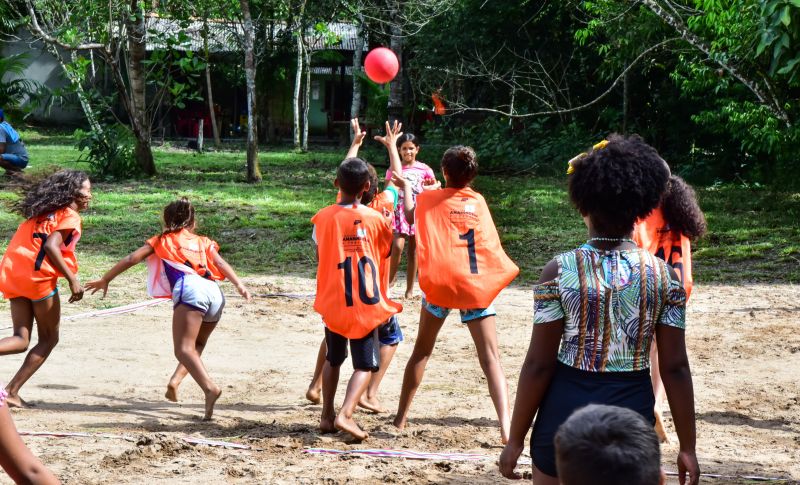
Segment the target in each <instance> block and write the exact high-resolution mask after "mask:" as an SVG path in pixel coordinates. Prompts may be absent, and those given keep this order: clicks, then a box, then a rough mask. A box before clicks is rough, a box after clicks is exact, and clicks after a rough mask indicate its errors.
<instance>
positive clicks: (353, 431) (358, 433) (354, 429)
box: [333, 414, 369, 441]
mask: <svg viewBox="0 0 800 485" xmlns="http://www.w3.org/2000/svg"><path fill="white" fill-rule="evenodd" d="M333 425H334V426H336V429H338V430H340V431H344V432H347V433H350V435H351V436H352V437H353V438H355V439H357V440H358V441H364V440H365V439H367V438H369V434H368V433H367V432H366V431H364V430H363V429H361V428H359V427H358V425H357V424H356V422H355V421H353V418H349V419H348V418H346V417H344V416H343V415H341V414H340V415H338V416H336V419H335V420H334V421H333Z"/></svg>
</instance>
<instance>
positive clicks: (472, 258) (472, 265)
mask: <svg viewBox="0 0 800 485" xmlns="http://www.w3.org/2000/svg"><path fill="white" fill-rule="evenodd" d="M458 238H459V239H461V240H462V241H467V253H469V272H470V273H472V274H478V256H477V255H476V254H475V229H470V230H469V231H467V232H466V233H465V234H459V235H458Z"/></svg>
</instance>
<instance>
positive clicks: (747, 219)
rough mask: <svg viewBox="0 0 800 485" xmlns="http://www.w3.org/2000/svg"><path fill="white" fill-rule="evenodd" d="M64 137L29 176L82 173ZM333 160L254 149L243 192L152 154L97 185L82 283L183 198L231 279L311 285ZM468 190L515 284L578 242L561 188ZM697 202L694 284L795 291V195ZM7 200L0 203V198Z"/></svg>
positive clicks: (234, 173)
mask: <svg viewBox="0 0 800 485" xmlns="http://www.w3.org/2000/svg"><path fill="white" fill-rule="evenodd" d="M54 138H55V140H56V142H52V140H53V139H54ZM68 139H69V137H66V136H58V137H56V136H53V135H50V134H48V135H39V136H38V138H36V137H33V139H31V138H28V140H30V141H28V146H29V150H30V152H31V160H32V164H33V166H34V168H33V169H32V170H34V171H35V170H37V168H36V167H42V166H46V165H58V166H64V167H73V168H74V167H83V168H85V166H81V165H78V164H76V163H75V162H74V160H75V159H76V158H77V155H78V152H77V151H76V150H75V149H74V148H73V147H72V146H71V145H70V144H68ZM343 154H344V150H342V149H338V150H317V151H313V152H310V153H305V154H298V153H294V152H292V151H289V150H264V151H262V152H261V154H260V159H261V168H262V172H263V174H264V181H263V183H261V184H257V185H251V184H247V183H245V180H244V176H245V173H244V169H245V155H244V152H242V151H224V152H219V153H206V154H202V155H198V154H195V153H193V152H188V151H182V150H176V149H156V151H155V159H156V164H157V166H158V169H159V175H157V176H156V177H153V178H149V179H141V180H131V181H125V182H119V183H107V182H98V183H95V185H94V190H93V191H94V196H95V199H94V201H93V204H92V207H91V208H90V209H89V210H88V211H87V212H86V213H85V214H84V236H83V239H82V240H81V243H80V244H79V246H78V251H79V255H78V256H79V260H80V262H81V274H82V279H83V280H87V279H88V278H90V277H94V276H98V275H100V274H101V273H102V272H103V271H104V270H105V269H107V268H108V267H109V266H110V265H111V264H113V262H115V261H116V260H117V259H119V258H121V257H123V256H124V255H126V254H128V253H129V252H130V251H132V250H134V249H136V248H137V247H139V246H140V245H141V244H143V242H144V241H145V239H147V238H148V237H150V236H151V235H153V234H156V233H157V232H158V231H159V229H160V225H159V224H160V213H161V209H162V207H163V206H164V205H165V204H167V203H168V202H169V201H171V200H173V199H174V198H176V197H179V196H187V197H189V198H190V199H191V200H192V202H193V203H194V204H195V206H196V207H197V217H198V221H199V232H201V233H202V234H205V235H208V236H210V237H212V238H214V239H216V240H217V241H218V242H219V243H220V246H221V252H222V254H223V255H224V256H225V257H226V259H228V261H230V262H231V264H233V266H234V267H235V268H236V269H237V271H238V272H240V273H241V274H245V275H247V274H251V275H256V274H269V275H283V274H299V275H305V276H313V274H314V272H315V262H314V257H313V252H312V250H311V242H310V232H311V223H310V222H309V219H310V218H311V216H313V215H314V213H315V212H316V211H317V210H319V209H320V208H322V207H324V206H325V205H327V204H330V203H331V202H332V201H333V200H334V197H335V189H334V188H333V185H332V180H333V177H334V173H335V169H336V166H337V164H338V162H339V161H340V160H341V157H342V156H343ZM375 161H377V162H381V160H375ZM379 172H380V169H379ZM475 185H476V189H477V190H478V191H480V192H481V193H483V194H484V196H485V197H486V199H487V201H488V203H489V206H490V208H491V210H492V213H493V216H494V219H495V223H496V225H497V227H498V230H499V232H500V234H501V237H502V239H503V243H504V247H505V249H506V251H507V252H508V253H509V255H510V256H511V257H512V259H514V260H515V261H516V262H517V264H518V265H519V267H520V269H521V271H522V272H521V276H520V278H519V279H518V280H517V282H518V283H520V284H529V283H531V282H533V281H535V280H536V279H537V277H538V274H539V271H540V270H541V267H542V266H543V265H544V264H545V263H546V262H547V261H548V260H549V259H550V258H551V257H552V256H553V255H554V254H556V253H558V252H561V251H565V250H568V249H570V248H573V247H575V246H577V245H579V244H580V243H582V242H583V241H585V239H586V229H585V227H584V225H583V222H582V220H581V218H580V217H579V216H578V214H577V213H576V211H575V210H574V209H573V208H572V207H571V205H570V203H569V201H568V198H567V194H566V180H565V179H561V178H559V179H548V178H538V177H533V176H524V177H523V176H518V177H503V176H484V177H479V178H478V180H477V181H476V184H475ZM698 194H699V196H700V199H701V206H702V207H703V209H704V210H705V212H706V217H707V219H708V223H709V234H708V236H707V237H706V238H705V239H704V240H702V241H700V242H699V243H698V244H697V245H696V252H695V270H694V273H695V278H696V280H697V281H699V282H725V283H745V282H800V224H798V222H797V221H798V217H800V194H793V193H786V192H777V191H773V190H770V189H767V188H759V189H755V190H754V189H747V188H742V187H735V186H725V187H714V188H698ZM14 197H15V195H13V194H10V193H8V192H6V191H4V192H2V193H0V199H3V200H11V199H13V198H14ZM19 222H20V218H19V217H17V216H16V215H14V214H10V213H9V212H8V211H7V210H4V211H1V212H0V248H3V247H4V246H5V244H7V242H8V240H9V239H10V237H11V235H12V234H13V232H14V230H15V229H16V226H17V225H18V224H19ZM134 271H138V272H143V271H144V268H143V267H139V268H137V269H136V270H134Z"/></svg>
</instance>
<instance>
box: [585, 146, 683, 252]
mask: <svg viewBox="0 0 800 485" xmlns="http://www.w3.org/2000/svg"><path fill="white" fill-rule="evenodd" d="M572 166H573V168H574V172H573V173H572V174H571V175H570V176H569V197H570V199H571V200H572V203H573V204H574V205H575V207H576V208H577V209H578V210H579V211H580V213H581V214H582V215H583V216H588V217H589V219H590V220H591V222H592V225H593V226H594V228H595V230H597V231H598V232H599V233H601V234H603V235H607V236H612V237H622V236H626V235H628V234H630V232H631V231H632V230H633V225H634V223H635V222H636V220H638V219H640V218H642V217H645V216H646V215H647V214H649V213H650V212H651V211H652V210H653V209H655V208H656V207H657V206H658V203H659V202H660V201H661V195H662V194H663V193H664V190H665V189H666V187H667V181H668V180H669V177H670V172H669V167H668V166H667V164H666V163H665V162H664V160H663V159H662V158H661V157H660V156H659V155H658V152H657V151H656V150H655V148H653V147H651V146H650V145H648V144H647V143H645V142H644V140H643V139H642V138H641V137H640V136H638V135H631V136H627V137H625V136H621V135H617V134H613V135H611V136H609V137H608V144H607V145H606V146H605V147H604V148H597V149H593V150H590V151H589V152H588V153H587V154H586V156H583V157H579V158H577V159H575V160H573V162H572Z"/></svg>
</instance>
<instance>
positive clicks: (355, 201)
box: [339, 194, 361, 206]
mask: <svg viewBox="0 0 800 485" xmlns="http://www.w3.org/2000/svg"><path fill="white" fill-rule="evenodd" d="M360 203H361V197H357V196H354V195H345V194H342V198H341V199H340V200H339V205H342V206H348V205H359V204H360Z"/></svg>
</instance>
